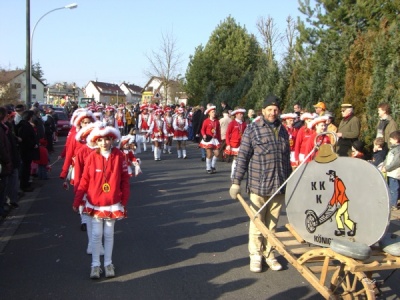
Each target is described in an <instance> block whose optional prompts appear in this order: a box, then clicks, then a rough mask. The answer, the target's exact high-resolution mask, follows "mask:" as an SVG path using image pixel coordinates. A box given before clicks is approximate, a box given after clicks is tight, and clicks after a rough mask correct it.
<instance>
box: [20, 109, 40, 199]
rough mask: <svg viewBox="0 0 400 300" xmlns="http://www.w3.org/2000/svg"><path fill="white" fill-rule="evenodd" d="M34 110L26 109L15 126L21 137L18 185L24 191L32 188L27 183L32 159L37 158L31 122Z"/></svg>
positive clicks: (36, 141)
mask: <svg viewBox="0 0 400 300" xmlns="http://www.w3.org/2000/svg"><path fill="white" fill-rule="evenodd" d="M33 116H34V112H33V111H32V110H27V111H24V112H23V113H22V120H21V121H20V122H19V124H18V126H17V127H16V131H17V135H18V137H20V138H21V143H20V153H21V161H22V165H21V174H20V181H21V182H20V187H21V189H22V190H23V191H24V192H32V191H33V188H32V187H31V184H30V183H29V178H30V174H31V164H32V160H34V159H39V139H38V136H37V134H36V131H35V129H34V127H33V125H32V124H31V123H33V121H32V120H33Z"/></svg>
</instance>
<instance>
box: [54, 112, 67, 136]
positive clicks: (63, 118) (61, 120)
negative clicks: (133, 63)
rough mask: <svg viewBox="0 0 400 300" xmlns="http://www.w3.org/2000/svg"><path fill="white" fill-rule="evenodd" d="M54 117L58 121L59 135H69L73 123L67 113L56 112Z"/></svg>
mask: <svg viewBox="0 0 400 300" xmlns="http://www.w3.org/2000/svg"><path fill="white" fill-rule="evenodd" d="M54 115H55V116H54V117H55V119H56V120H57V133H58V135H67V134H68V131H69V130H70V129H71V123H70V121H69V118H68V116H67V114H66V113H65V112H62V111H55V112H54Z"/></svg>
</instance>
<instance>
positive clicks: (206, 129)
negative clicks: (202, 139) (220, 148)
mask: <svg viewBox="0 0 400 300" xmlns="http://www.w3.org/2000/svg"><path fill="white" fill-rule="evenodd" d="M201 135H202V136H205V135H211V136H212V137H213V138H216V139H217V140H218V141H219V142H221V127H220V125H219V121H218V120H217V119H215V120H214V121H212V120H211V119H210V118H207V119H205V120H204V122H203V125H202V126H201Z"/></svg>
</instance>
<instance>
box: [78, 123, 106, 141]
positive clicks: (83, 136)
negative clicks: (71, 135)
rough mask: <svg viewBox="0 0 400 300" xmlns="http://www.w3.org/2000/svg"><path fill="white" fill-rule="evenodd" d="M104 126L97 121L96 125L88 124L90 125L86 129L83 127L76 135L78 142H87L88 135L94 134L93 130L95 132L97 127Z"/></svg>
mask: <svg viewBox="0 0 400 300" xmlns="http://www.w3.org/2000/svg"><path fill="white" fill-rule="evenodd" d="M102 124H103V123H102V122H100V121H96V122H94V123H90V124H88V125H87V126H85V127H82V128H81V129H79V131H78V132H77V133H76V135H75V139H76V140H77V141H78V142H81V143H85V142H86V138H87V137H88V135H89V134H90V133H91V132H92V130H93V129H94V128H95V127H101V126H102Z"/></svg>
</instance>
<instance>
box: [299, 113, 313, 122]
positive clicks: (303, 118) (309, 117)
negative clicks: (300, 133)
mask: <svg viewBox="0 0 400 300" xmlns="http://www.w3.org/2000/svg"><path fill="white" fill-rule="evenodd" d="M305 119H310V120H312V119H314V116H313V114H310V113H308V112H306V113H303V114H302V115H301V116H300V120H302V121H304V120H305Z"/></svg>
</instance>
